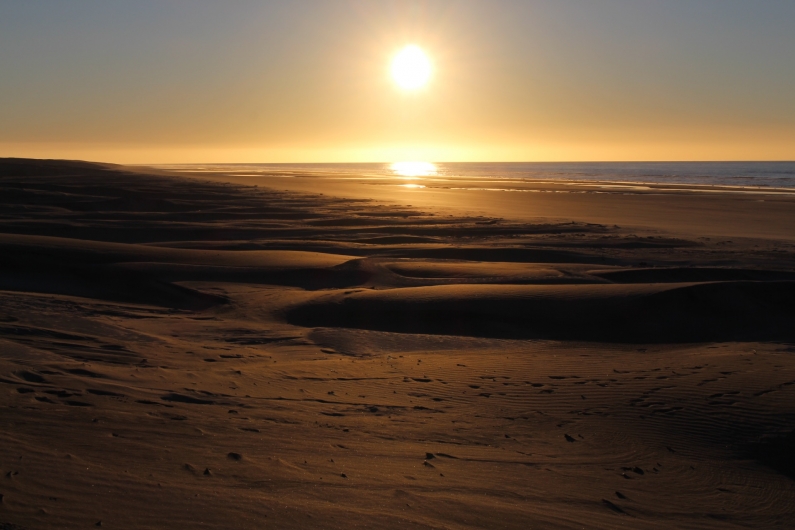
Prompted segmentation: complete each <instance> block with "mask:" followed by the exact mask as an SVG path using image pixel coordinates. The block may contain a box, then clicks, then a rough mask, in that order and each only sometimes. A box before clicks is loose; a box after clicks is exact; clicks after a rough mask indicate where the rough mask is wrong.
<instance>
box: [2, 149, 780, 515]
mask: <svg viewBox="0 0 795 530" xmlns="http://www.w3.org/2000/svg"><path fill="white" fill-rule="evenodd" d="M211 178H212V179H213V180H210V179H211ZM307 178H308V177H307ZM225 180H226V181H225ZM233 180H234V181H236V182H232V181H233ZM266 180H267V179H266ZM282 180H285V179H282ZM299 180H300V179H298V178H297V177H296V181H299ZM261 182H263V181H261V180H256V179H249V180H245V179H241V178H238V177H231V176H225V175H223V174H215V175H212V176H207V175H204V176H193V177H190V178H189V177H183V176H177V175H173V174H168V173H166V172H162V171H156V170H146V169H133V168H126V167H122V166H115V165H110V164H91V163H86V162H68V161H33V160H20V159H3V160H0V411H2V412H1V413H0V528H9V529H15V530H17V529H23V530H24V529H28V530H32V529H50V528H52V529H55V528H58V529H62V528H69V529H71V528H75V529H77V528H87V527H91V528H94V527H98V526H101V527H103V528H125V529H127V528H142V529H143V528H169V529H171V528H217V529H227V528H240V529H248V528H251V529H259V528H271V527H272V528H340V529H342V528H352V527H367V528H401V529H404V528H415V529H437V528H450V529H474V528H556V529H575V528H576V529H581V528H602V529H612V528H619V527H621V528H638V529H648V528H660V529H663V528H664V529H668V528H692V529H709V528H716V529H717V528H721V529H723V528H738V529H739V528H774V527H777V528H788V527H792V514H793V513H795V481H793V478H792V477H793V465H792V454H793V451H795V447H793V434H792V433H793V432H795V357H793V355H795V336H793V335H794V334H795V331H794V330H795V309H793V308H795V303H793V302H795V281H794V280H795V247H793V241H791V240H788V239H766V238H763V237H759V236H758V234H757V232H758V233H780V232H781V230H779V229H778V228H776V229H775V230H769V231H765V230H763V229H762V228H764V226H765V223H769V224H771V225H777V226H778V225H781V224H782V223H788V222H790V221H791V218H790V217H786V215H785V214H784V213H782V212H788V211H789V210H787V209H786V208H783V207H782V205H785V203H786V201H788V200H789V199H787V198H786V197H777V198H776V201H777V202H776V208H773V209H771V210H770V212H771V213H770V214H769V218H765V219H759V218H756V221H755V222H756V223H757V224H756V225H754V226H755V228H754V230H753V231H749V233H744V234H738V236H737V237H731V238H729V237H714V236H710V237H695V236H693V235H692V231H690V232H687V233H682V232H681V231H678V230H677V227H678V226H680V224H677V223H673V224H670V225H669V224H666V222H665V220H664V219H663V220H660V222H659V223H658V224H657V225H655V226H652V227H649V226H648V225H646V226H616V224H617V223H615V222H610V223H607V222H606V223H603V224H597V223H594V222H584V221H578V222H572V221H570V220H567V219H566V217H567V215H568V214H571V218H575V217H576V215H577V211H575V209H576V208H580V207H582V206H583V205H586V206H587V205H588V204H589V203H588V201H594V204H597V203H599V201H602V200H604V196H602V195H598V196H597V195H594V196H593V197H589V196H584V195H576V196H573V195H572V196H571V197H568V196H566V195H565V194H544V196H549V197H550V199H549V200H550V201H553V202H554V203H555V204H557V205H566V204H570V206H571V210H570V211H569V210H566V209H565V208H562V209H560V210H559V211H558V212H557V214H556V215H557V217H559V219H538V220H533V221H528V220H527V219H525V218H519V217H510V216H508V215H506V218H505V219H499V218H489V217H482V216H478V215H473V214H468V213H466V212H465V211H463V210H465V209H466V208H460V209H459V210H458V211H453V210H452V209H443V208H435V207H431V206H428V205H426V206H425V207H423V208H420V207H411V206H407V205H399V204H398V205H396V204H390V203H389V202H387V201H385V200H381V201H376V200H364V199H362V198H361V196H358V198H356V197H351V196H346V195H345V193H343V191H344V188H343V187H336V188H335V187H334V186H331V185H330V184H329V185H328V186H326V184H325V182H326V181H324V180H323V179H321V178H314V179H313V180H312V181H311V188H312V193H306V192H298V191H285V190H284V189H279V190H276V189H269V188H265V187H263V186H258V184H261ZM268 182H270V183H271V184H273V182H275V180H271V181H268ZM306 182H309V181H308V180H306V179H305V180H301V182H300V183H299V184H301V183H303V184H301V186H305V187H306V186H308V185H307V184H305V183H306ZM542 185H543V186H554V184H539V186H542ZM285 187H294V188H297V187H300V186H299V185H298V184H290V185H289V186H288V185H287V184H285ZM327 188H328V189H327ZM329 190H336V191H337V192H339V193H338V195H339V196H337V197H333V196H329V194H330V193H329ZM319 193H325V194H326V195H320V194H319ZM433 193H435V194H436V195H434V197H437V198H438V197H442V195H443V194H445V193H447V192H444V191H439V190H437V191H434V192H433ZM374 194H376V195H377V193H376V192H375V191H374ZM440 194H442V195H440ZM528 195H530V194H528ZM536 195H538V196H539V197H540V196H541V195H540V194H536ZM704 195H705V197H704V198H703V199H702V198H699V197H700V196H699V195H697V194H690V195H688V198H687V204H688V205H691V206H692V205H694V204H701V203H699V201H702V200H703V205H704V206H705V208H708V209H711V210H712V211H718V210H720V211H722V212H724V213H726V214H727V215H728V212H731V210H732V209H733V208H735V207H736V205H737V201H738V200H739V199H737V198H736V194H735V195H732V196H731V197H732V199H731V200H729V199H723V198H721V197H722V196H721V194H720V193H710V194H709V197H708V198H707V197H706V195H707V194H704ZM444 196H446V197H449V201H450V204H451V207H452V206H455V201H456V200H458V199H457V198H458V197H459V195H458V194H457V193H456V192H454V191H452V190H450V192H449V194H448V195H444ZM622 197H623V195H620V194H614V195H611V196H610V197H609V201H611V204H612V203H616V204H619V203H621V201H622V200H626V201H627V202H626V203H627V204H630V205H631V204H636V203H637V201H638V198H637V197H630V196H627V198H626V199H622ZM492 198H493V196H492ZM489 200H492V199H489ZM511 200H514V199H511ZM533 200H534V201H538V200H540V199H538V197H535V198H533ZM569 200H570V201H571V202H570V203H569V202H566V201H569ZM653 200H654V204H655V208H657V210H656V211H667V212H669V214H670V217H671V218H672V219H673V218H674V217H676V216H677V215H678V213H677V212H680V211H681V209H680V206H681V204H683V203H682V202H681V201H680V198H679V197H678V196H677V195H676V194H673V193H671V194H667V195H659V196H658V195H655V196H654V198H653ZM743 200H744V199H743ZM666 201H667V202H666ZM417 202H418V203H420V202H421V201H417ZM599 204H601V203H599ZM793 207H795V204H794V205H793ZM666 208H667V210H666ZM506 211H508V210H506ZM627 211H628V212H631V211H633V210H632V209H631V208H629V209H628V210H627ZM756 211H757V210H754V212H756ZM622 215H624V217H623V218H624V219H626V215H627V214H626V212H624V213H622ZM721 215H723V214H721ZM754 215H756V214H754ZM787 215H788V214H787ZM679 221H681V219H680V220H678V221H677V222H679ZM619 224H621V223H619ZM640 224H642V223H638V225H640ZM760 227H762V228H760ZM688 234H689V235H688ZM755 234H757V235H755Z"/></svg>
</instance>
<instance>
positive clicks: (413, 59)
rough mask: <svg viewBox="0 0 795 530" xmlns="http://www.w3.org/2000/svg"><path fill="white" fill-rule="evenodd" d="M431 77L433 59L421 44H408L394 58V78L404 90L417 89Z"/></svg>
mask: <svg viewBox="0 0 795 530" xmlns="http://www.w3.org/2000/svg"><path fill="white" fill-rule="evenodd" d="M430 77H431V61H430V59H428V56H427V55H425V52H424V51H422V49H421V48H420V47H419V46H416V45H414V44H411V45H409V46H406V47H405V48H403V49H402V50H400V51H399V52H398V54H397V55H395V58H394V59H393V60H392V78H393V79H394V80H395V82H396V83H397V84H398V86H400V88H402V89H404V90H416V89H418V88H420V87H422V86H423V85H425V84H426V83H427V82H428V79H430Z"/></svg>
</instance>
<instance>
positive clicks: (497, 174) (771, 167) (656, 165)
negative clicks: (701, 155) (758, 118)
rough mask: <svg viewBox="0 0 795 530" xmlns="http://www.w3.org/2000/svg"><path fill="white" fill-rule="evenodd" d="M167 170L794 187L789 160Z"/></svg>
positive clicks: (240, 166) (234, 166) (181, 166)
mask: <svg viewBox="0 0 795 530" xmlns="http://www.w3.org/2000/svg"><path fill="white" fill-rule="evenodd" d="M156 167H159V168H162V169H169V170H173V171H191V172H196V171H200V172H211V173H215V172H217V173H227V174H232V175H241V176H242V175H246V176H257V175H281V176H285V177H290V176H300V175H317V176H321V175H323V176H340V177H348V178H351V177H353V178H356V177H357V176H359V177H363V178H372V177H376V178H384V177H389V176H401V177H425V178H428V177H431V178H433V177H436V178H440V179H445V180H447V179H449V180H455V178H456V177H462V178H467V179H472V178H484V179H511V180H513V179H519V180H525V179H526V180H559V181H600V182H632V183H645V184H680V185H681V184H688V185H702V186H722V187H723V186H730V187H740V188H748V187H751V188H795V162H435V163H428V162H402V163H395V164H391V163H361V164H168V165H158V166H156Z"/></svg>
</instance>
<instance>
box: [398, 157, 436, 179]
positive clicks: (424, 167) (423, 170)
mask: <svg viewBox="0 0 795 530" xmlns="http://www.w3.org/2000/svg"><path fill="white" fill-rule="evenodd" d="M390 169H391V170H392V171H394V173H395V174H396V175H398V176H400V177H404V178H405V177H407V178H413V177H429V176H431V175H435V174H436V165H434V164H431V163H430V162H414V161H411V162H409V161H406V162H395V163H394V164H392V165H391V166H390Z"/></svg>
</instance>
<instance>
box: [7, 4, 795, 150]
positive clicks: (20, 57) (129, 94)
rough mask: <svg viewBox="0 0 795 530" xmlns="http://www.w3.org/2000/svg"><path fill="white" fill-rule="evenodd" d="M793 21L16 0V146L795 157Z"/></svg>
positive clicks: (781, 14)
mask: <svg viewBox="0 0 795 530" xmlns="http://www.w3.org/2000/svg"><path fill="white" fill-rule="evenodd" d="M794 28H795V0H524V1H508V0H501V1H500V0H488V1H485V0H483V1H474V0H472V1H468V0H446V1H442V0H440V1H419V0H417V1H410V0H406V1H379V0H358V1H355V0H316V1H309V0H306V1H301V0H290V1H289V2H288V1H286V0H274V1H235V0H223V1H220V0H219V1H205V0H184V1H179V0H170V1H163V0H135V1H132V0H69V1H65V0H50V1H45V0H0V156H24V157H40V158H73V159H77V158H79V159H88V160H103V161H110V162H120V163H168V162H365V161H374V162H390V161H396V160H429V161H561V160H565V161H569V160H571V161H576V160H793V159H795V29H794ZM409 43H413V44H417V45H419V46H420V47H422V48H423V49H424V50H425V51H426V53H427V54H428V56H429V57H430V58H431V60H432V62H433V76H432V78H431V81H430V83H429V84H428V85H427V86H426V87H425V88H424V89H422V90H420V91H418V92H415V93H407V92H405V91H403V90H401V89H400V88H399V87H398V86H396V84H395V83H394V82H393V81H392V80H391V79H390V76H389V62H390V59H391V58H392V56H393V55H394V54H395V53H396V52H397V51H398V50H399V49H400V48H401V47H403V46H404V45H406V44H409Z"/></svg>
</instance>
